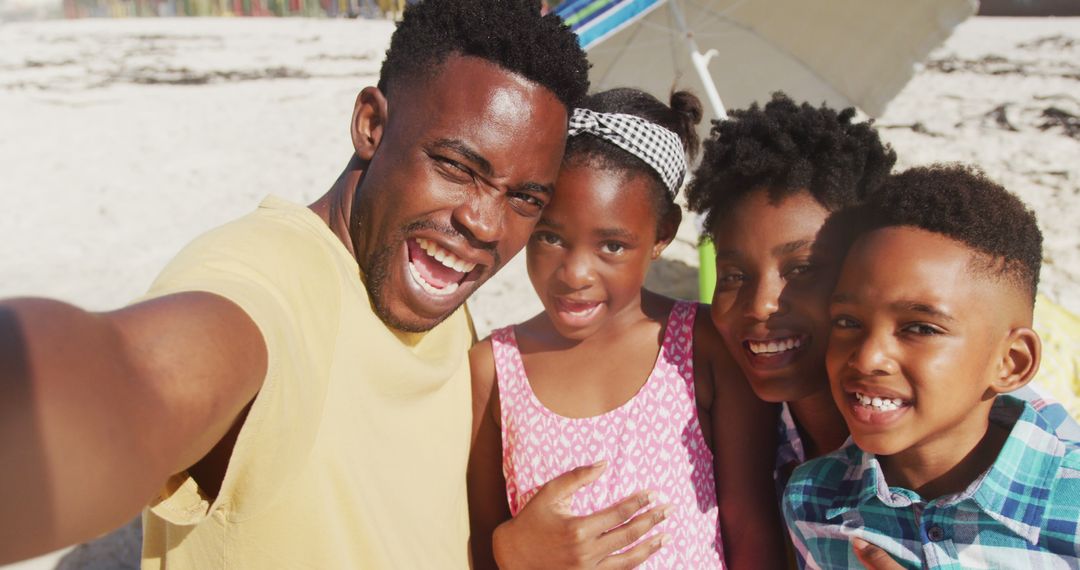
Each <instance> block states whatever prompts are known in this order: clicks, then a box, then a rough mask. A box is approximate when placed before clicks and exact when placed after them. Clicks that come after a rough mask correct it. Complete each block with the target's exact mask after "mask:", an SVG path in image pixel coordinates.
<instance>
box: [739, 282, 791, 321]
mask: <svg viewBox="0 0 1080 570" xmlns="http://www.w3.org/2000/svg"><path fill="white" fill-rule="evenodd" d="M783 291H784V283H783V281H782V280H781V279H780V277H779V276H775V277H763V278H761V279H759V280H757V282H756V283H754V286H753V287H752V288H750V290H749V291H748V294H749V298H748V299H747V301H746V305H745V315H746V317H747V318H749V319H752V320H755V321H767V320H768V319H769V317H771V316H773V315H775V314H777V313H780V312H781V311H782V309H783V308H784V302H783V301H782V300H781V298H780V297H781V294H782V293H783Z"/></svg>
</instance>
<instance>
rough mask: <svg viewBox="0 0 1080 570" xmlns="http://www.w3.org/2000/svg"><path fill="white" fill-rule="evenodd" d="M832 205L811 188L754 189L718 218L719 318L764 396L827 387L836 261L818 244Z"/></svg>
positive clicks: (786, 396)
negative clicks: (776, 192)
mask: <svg viewBox="0 0 1080 570" xmlns="http://www.w3.org/2000/svg"><path fill="white" fill-rule="evenodd" d="M828 215H829V212H828V210H826V209H825V208H824V207H823V206H822V205H821V204H819V203H818V202H817V200H815V199H814V197H813V196H812V195H811V194H810V193H809V192H807V191H797V192H795V193H794V194H789V195H787V196H785V197H783V198H781V199H780V200H779V201H773V200H772V199H771V198H770V196H769V192H768V191H767V190H766V189H764V188H762V189H758V190H754V191H753V192H751V193H750V194H748V195H746V196H745V197H744V198H742V199H741V200H740V201H739V202H736V204H735V205H734V207H733V208H732V209H731V211H730V212H729V213H728V214H727V215H726V216H724V217H722V218H721V219H719V220H717V221H716V222H715V228H714V229H713V231H712V239H713V243H714V244H715V246H716V291H715V293H714V295H713V301H712V319H713V323H714V324H715V325H716V327H717V329H718V330H719V331H720V334H721V335H722V336H723V338H724V342H725V344H727V347H728V350H729V351H730V352H731V354H732V355H733V356H734V357H735V360H736V362H738V364H739V366H740V367H741V368H742V370H743V373H744V374H745V375H746V377H747V379H748V380H749V381H750V384H751V386H752V387H753V389H754V391H755V392H756V393H757V395H758V397H759V398H761V399H763V400H766V401H770V402H787V401H794V400H799V399H802V398H804V397H806V396H809V395H812V394H815V393H819V392H827V391H828V389H829V387H828V382H827V381H826V377H825V345H826V341H827V339H828V338H829V316H828V304H829V295H830V294H831V292H832V286H833V283H834V281H835V273H836V269H835V263H831V262H829V261H827V260H824V259H822V258H821V257H820V255H819V254H820V252H817V251H816V250H815V249H814V244H815V241H816V239H817V236H818V232H819V230H821V227H822V225H823V224H824V223H825V219H826V218H827V217H828Z"/></svg>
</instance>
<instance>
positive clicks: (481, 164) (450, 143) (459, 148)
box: [431, 139, 492, 176]
mask: <svg viewBox="0 0 1080 570" xmlns="http://www.w3.org/2000/svg"><path fill="white" fill-rule="evenodd" d="M431 146H433V147H435V148H445V149H449V150H452V151H454V152H456V153H458V154H460V155H461V156H464V157H465V158H466V159H468V160H469V161H470V162H472V163H474V164H476V166H477V168H478V170H480V173H481V174H483V175H484V176H491V175H492V170H491V163H490V162H488V159H486V158H484V157H483V156H481V155H480V153H479V152H477V151H475V150H473V149H472V147H470V146H469V145H467V144H465V143H464V142H463V141H460V140H458V139H439V140H437V141H435V143H434V144H432V145H431Z"/></svg>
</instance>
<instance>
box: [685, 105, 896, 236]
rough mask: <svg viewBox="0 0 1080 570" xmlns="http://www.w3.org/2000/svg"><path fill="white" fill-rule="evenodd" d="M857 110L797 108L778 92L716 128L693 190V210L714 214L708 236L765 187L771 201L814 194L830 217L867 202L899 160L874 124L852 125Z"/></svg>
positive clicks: (715, 123)
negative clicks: (743, 201) (738, 205)
mask: <svg viewBox="0 0 1080 570" xmlns="http://www.w3.org/2000/svg"><path fill="white" fill-rule="evenodd" d="M854 116H855V109H854V108H847V109H844V110H843V111H840V112H839V113H838V112H836V111H835V110H833V109H830V108H828V107H826V106H824V105H822V106H821V107H813V106H811V105H809V104H807V103H803V104H801V105H797V104H796V103H795V102H794V101H792V100H791V99H790V98H789V97H788V96H787V95H784V94H783V93H774V94H773V97H772V100H771V101H769V102H768V103H766V104H765V106H764V107H763V108H762V107H759V106H758V105H757V103H754V104H753V105H751V106H750V108H748V109H744V110H736V111H732V112H731V115H730V117H729V118H728V119H727V120H724V121H713V127H712V132H711V133H710V136H709V138H708V139H707V140H706V141H705V143H704V147H705V153H704V156H703V157H702V159H701V164H700V165H699V166H698V168H697V170H696V171H695V172H694V179H693V181H691V183H690V186H689V188H688V190H687V198H688V200H689V205H690V209H691V210H693V211H695V212H707V215H706V218H705V227H706V228H708V230H709V231H712V230H713V229H714V228H715V225H714V224H715V223H716V222H717V220H718V219H719V218H721V217H723V216H724V215H725V214H726V213H727V212H728V211H730V209H731V207H732V206H733V205H734V204H735V203H736V202H738V201H739V200H740V199H741V198H742V197H744V196H746V195H747V194H749V193H750V192H752V191H754V190H757V189H759V188H764V189H767V190H768V191H769V193H770V198H771V199H772V200H780V199H782V198H784V197H785V196H788V195H791V194H794V193H795V192H797V191H799V190H807V191H809V192H810V194H811V195H813V197H814V199H815V200H817V202H818V203H819V204H821V205H822V206H823V207H824V208H825V209H827V210H829V211H830V212H833V211H836V210H839V209H841V208H845V207H848V206H851V205H853V204H857V203H859V202H861V201H862V200H863V199H865V197H866V195H867V194H869V193H870V192H871V191H872V190H873V188H875V187H877V186H878V185H879V184H880V183H881V181H882V180H884V179H885V177H886V176H887V175H888V174H889V171H890V170H891V169H892V166H893V164H894V163H895V162H896V153H895V152H893V150H892V149H891V148H890V147H889V146H887V145H884V144H882V142H881V139H880V138H879V137H878V133H877V131H876V130H874V128H873V124H872V121H867V122H862V123H853V122H852V118H854Z"/></svg>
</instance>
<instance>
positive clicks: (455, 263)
mask: <svg viewBox="0 0 1080 570" xmlns="http://www.w3.org/2000/svg"><path fill="white" fill-rule="evenodd" d="M416 243H417V244H419V245H420V249H422V250H424V251H425V252H427V254H428V255H430V256H431V257H434V258H435V259H436V260H438V262H439V263H441V264H443V265H445V266H447V267H449V268H450V269H453V270H454V271H460V272H462V273H468V272H470V271H472V270H473V269H476V264H475V263H469V262H467V261H465V260H462V259H458V257H457V256H456V255H454V254H452V253H450V252H449V251H447V250H445V249H443V248H441V247H439V246H438V244H436V243H435V242H433V241H431V240H428V239H424V238H416Z"/></svg>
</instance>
